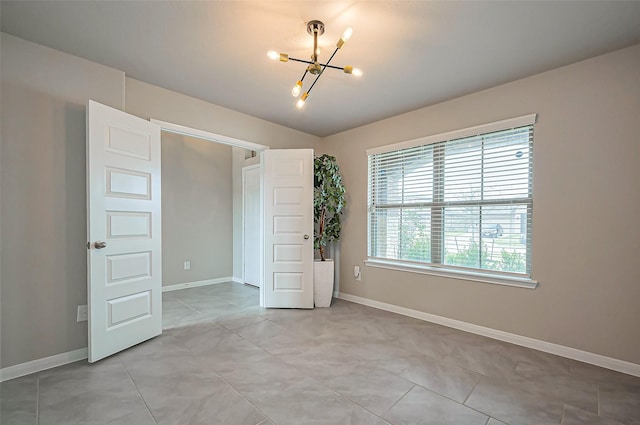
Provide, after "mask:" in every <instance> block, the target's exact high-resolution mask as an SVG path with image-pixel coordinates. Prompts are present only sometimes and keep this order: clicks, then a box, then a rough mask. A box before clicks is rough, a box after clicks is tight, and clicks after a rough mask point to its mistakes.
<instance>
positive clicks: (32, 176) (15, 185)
mask: <svg viewBox="0 0 640 425" xmlns="http://www.w3.org/2000/svg"><path fill="white" fill-rule="evenodd" d="M1 42H2V49H1V51H2V68H1V70H0V74H1V77H2V85H1V87H0V90H1V98H2V100H1V103H2V105H1V107H2V130H1V134H0V137H1V138H2V148H1V149H2V155H1V158H2V159H1V161H2V162H1V164H0V166H1V169H2V172H1V180H0V182H1V188H0V192H1V195H0V197H1V205H2V207H1V210H2V213H1V217H2V219H1V223H0V227H1V229H2V238H1V245H2V255H1V261H2V264H1V266H0V269H1V272H0V276H1V279H2V280H1V289H0V298H1V322H2V324H1V326H2V327H1V332H2V334H1V346H2V347H1V351H0V355H1V357H2V359H1V362H0V366H1V367H6V366H10V365H14V364H17V363H22V362H26V361H29V360H34V359H38V358H41V357H47V356H51V355H54V354H59V353H64V352H67V351H71V350H75V349H79V348H83V347H86V346H87V324H86V322H83V323H77V322H76V308H77V306H78V305H79V304H86V303H87V288H86V285H87V284H86V282H87V266H86V263H87V257H86V251H87V249H86V243H87V240H86V226H87V220H86V195H85V194H86V191H85V176H86V172H85V152H86V150H85V105H86V102H87V100H88V99H90V98H91V99H95V100H97V101H98V102H101V103H104V104H107V105H110V106H113V107H117V108H121V107H122V104H123V102H124V98H123V92H122V87H123V81H124V74H123V73H122V72H120V71H117V70H114V69H111V68H107V67H104V66H102V65H98V64H96V63H93V62H89V61H86V60H84V59H80V58H76V57H73V56H69V55H66V54H64V53H61V52H58V51H55V50H51V49H48V48H45V47H42V46H40V45H37V44H33V43H29V42H26V41H24V40H21V39H18V38H15V37H12V36H9V35H7V34H4V33H3V34H2V39H1Z"/></svg>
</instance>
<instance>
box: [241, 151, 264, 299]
mask: <svg viewBox="0 0 640 425" xmlns="http://www.w3.org/2000/svg"><path fill="white" fill-rule="evenodd" d="M256 169H257V170H259V171H260V170H261V169H262V164H261V163H257V164H252V165H247V166H244V167H242V190H241V192H242V194H241V196H242V228H241V229H240V237H241V238H242V243H241V246H242V258H241V260H242V261H241V263H242V282H241V283H245V279H246V276H245V273H244V268H245V260H246V258H245V257H246V246H245V243H244V242H245V240H244V236H245V235H244V228H245V208H246V207H245V198H246V197H245V195H246V190H245V186H246V184H247V172H248V171H251V170H256ZM262 176H263V173H262V172H260V173H259V175H258V177H259V180H260V181H259V185H260V190H259V192H260V193H258V198H259V199H258V203H260V202H261V199H262V198H261V193H262ZM261 213H262V208H260V214H261ZM260 219H262V217H260ZM260 233H261V234H260V235H258V236H259V238H258V239H259V240H260V242H262V239H263V237H262V222H260ZM262 253H263V244H262V243H260V255H259V256H260V259H261V261H264V258H263V255H262ZM258 275H259V276H260V282H258V284H259V286H258V288H262V282H263V281H264V277H263V275H262V273H258Z"/></svg>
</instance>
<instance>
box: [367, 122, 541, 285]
mask: <svg viewBox="0 0 640 425" xmlns="http://www.w3.org/2000/svg"><path fill="white" fill-rule="evenodd" d="M528 117H533V119H531V121H530V123H529V124H524V125H523V120H522V119H515V120H517V121H515V122H516V123H517V124H518V125H519V126H518V127H512V128H504V129H499V130H495V125H494V126H493V128H492V131H491V132H487V133H481V134H474V135H468V136H465V137H461V138H455V139H447V140H442V139H441V140H439V141H435V142H432V143H429V144H421V145H417V146H411V147H403V148H401V149H396V150H386V149H380V150H379V151H380V153H374V154H370V155H369V238H368V239H369V257H370V258H371V259H382V260H395V261H399V262H412V263H420V264H427V265H430V266H434V267H446V268H452V269H461V270H467V271H468V270H474V271H486V272H491V273H494V274H495V273H498V274H500V273H505V274H514V275H516V276H519V277H525V276H526V277H528V276H530V275H531V227H532V221H531V218H532V208H533V192H532V184H533V163H532V160H533V155H532V150H533V120H535V115H532V116H528ZM501 123H504V125H505V126H508V125H509V124H510V122H509V120H507V121H504V122H501ZM477 128H481V127H476V129H477ZM464 131H466V130H464ZM467 132H468V131H467ZM450 134H451V133H450ZM432 140H433V139H432ZM414 144H415V143H414ZM404 146H406V144H405V145H404Z"/></svg>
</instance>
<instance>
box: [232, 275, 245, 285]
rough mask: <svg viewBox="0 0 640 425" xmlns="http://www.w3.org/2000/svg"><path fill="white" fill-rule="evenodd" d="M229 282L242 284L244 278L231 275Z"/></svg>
mask: <svg viewBox="0 0 640 425" xmlns="http://www.w3.org/2000/svg"><path fill="white" fill-rule="evenodd" d="M231 282H233V283H239V284H241V285H244V279H242V278H241V277H235V276H234V277H232V278H231Z"/></svg>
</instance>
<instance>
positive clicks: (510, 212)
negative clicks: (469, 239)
mask: <svg viewBox="0 0 640 425" xmlns="http://www.w3.org/2000/svg"><path fill="white" fill-rule="evenodd" d="M527 221H528V217H527V207H526V205H497V206H485V207H482V234H481V238H482V245H483V250H484V254H483V267H482V268H485V269H489V270H499V271H502V272H513V273H525V272H526V271H527V237H526V233H527Z"/></svg>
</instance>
